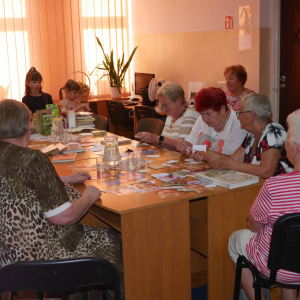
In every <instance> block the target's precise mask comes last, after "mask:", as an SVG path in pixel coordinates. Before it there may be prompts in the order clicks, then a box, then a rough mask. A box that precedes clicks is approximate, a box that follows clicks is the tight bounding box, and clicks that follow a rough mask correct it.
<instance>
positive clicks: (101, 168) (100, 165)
mask: <svg viewBox="0 0 300 300" xmlns="http://www.w3.org/2000/svg"><path fill="white" fill-rule="evenodd" d="M96 169H97V180H99V179H101V178H102V177H103V173H104V172H105V161H104V160H103V158H102V156H101V157H96Z"/></svg>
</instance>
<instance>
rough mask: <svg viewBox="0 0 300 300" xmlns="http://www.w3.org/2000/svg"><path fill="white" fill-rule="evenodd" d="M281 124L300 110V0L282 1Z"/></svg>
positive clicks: (284, 123) (284, 124)
mask: <svg viewBox="0 0 300 300" xmlns="http://www.w3.org/2000/svg"><path fill="white" fill-rule="evenodd" d="M280 80H281V85H280V111H279V123H280V124H282V125H283V126H285V127H286V118H287V116H288V115H289V114H290V113H291V112H293V111H294V110H296V109H298V108H300V0H281V28H280Z"/></svg>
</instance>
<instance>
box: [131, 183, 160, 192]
mask: <svg viewBox="0 0 300 300" xmlns="http://www.w3.org/2000/svg"><path fill="white" fill-rule="evenodd" d="M125 186H126V187H130V188H134V189H136V190H137V191H138V192H139V193H149V192H153V191H157V190H161V189H162V187H160V186H157V185H155V181H140V182H136V183H132V184H125Z"/></svg>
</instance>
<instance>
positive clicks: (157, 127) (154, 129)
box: [136, 118, 165, 135]
mask: <svg viewBox="0 0 300 300" xmlns="http://www.w3.org/2000/svg"><path fill="white" fill-rule="evenodd" d="M164 127H165V123H164V122H163V121H162V120H159V119H153V118H144V119H141V120H139V122H138V124H137V128H136V133H139V132H143V131H146V132H150V133H154V134H157V135H161V133H162V131H163V129H164Z"/></svg>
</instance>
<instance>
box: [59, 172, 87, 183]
mask: <svg viewBox="0 0 300 300" xmlns="http://www.w3.org/2000/svg"><path fill="white" fill-rule="evenodd" d="M60 178H61V180H62V181H64V182H66V183H68V184H74V183H84V182H85V181H86V180H90V179H91V175H90V174H89V173H88V172H84V171H79V172H76V173H74V174H72V175H69V176H61V177H60Z"/></svg>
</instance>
